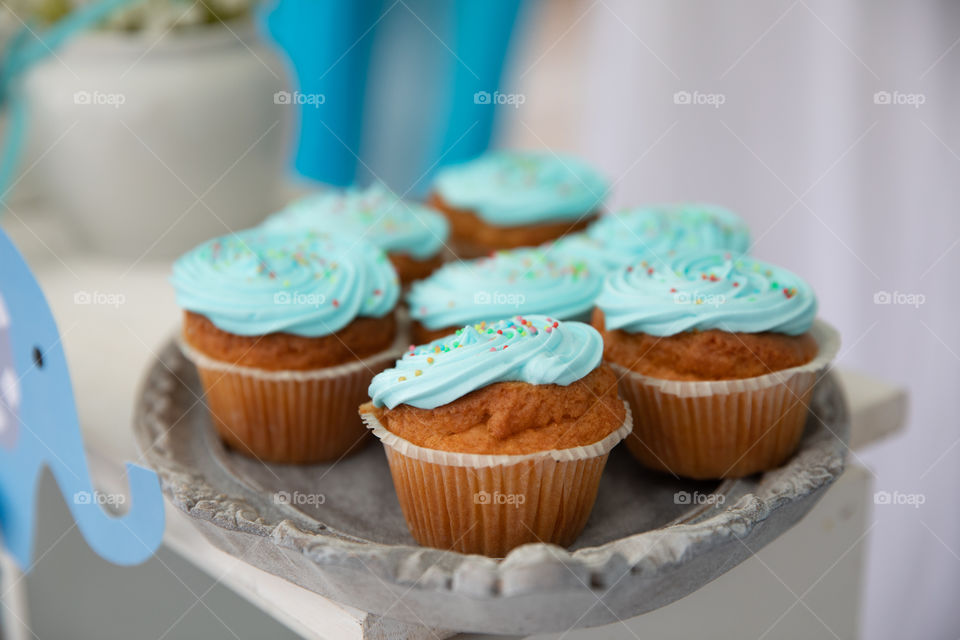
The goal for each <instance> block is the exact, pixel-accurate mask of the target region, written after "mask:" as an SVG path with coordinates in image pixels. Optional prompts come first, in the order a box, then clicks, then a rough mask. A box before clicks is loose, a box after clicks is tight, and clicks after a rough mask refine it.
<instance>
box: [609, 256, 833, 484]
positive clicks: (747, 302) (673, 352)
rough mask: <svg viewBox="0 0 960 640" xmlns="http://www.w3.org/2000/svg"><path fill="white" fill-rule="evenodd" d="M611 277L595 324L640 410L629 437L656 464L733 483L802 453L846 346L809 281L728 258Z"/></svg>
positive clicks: (639, 454)
mask: <svg viewBox="0 0 960 640" xmlns="http://www.w3.org/2000/svg"><path fill="white" fill-rule="evenodd" d="M665 263H666V264H665V265H664V266H661V267H658V266H654V265H647V266H641V265H639V264H637V265H634V266H628V267H626V268H623V269H620V270H618V271H615V272H613V273H611V274H610V275H609V276H608V277H607V279H606V281H605V282H604V288H603V291H602V292H601V294H600V296H599V297H598V298H597V310H596V311H595V313H594V320H593V324H594V326H596V327H597V329H599V330H600V332H601V334H602V335H603V339H604V359H605V360H606V361H607V362H608V363H610V366H611V367H613V369H614V370H615V371H616V372H617V374H618V376H619V377H621V383H620V391H621V393H622V394H623V396H624V398H626V400H627V401H628V402H629V403H630V405H631V406H632V407H633V412H634V417H635V419H636V421H635V423H634V431H633V433H632V434H631V435H630V436H629V437H628V438H627V446H628V447H629V449H630V451H631V452H632V453H633V455H634V456H635V457H636V458H637V459H639V460H640V461H641V462H642V463H644V464H645V465H646V466H649V467H652V468H654V469H660V470H663V471H669V472H671V473H674V474H676V475H680V476H686V477H690V478H734V477H739V476H744V475H749V474H752V473H756V472H758V471H766V470H769V469H772V468H774V467H777V466H779V465H781V464H782V463H783V462H784V461H786V459H787V458H788V457H789V456H790V455H791V454H792V453H793V452H794V450H795V449H796V447H797V444H798V443H799V441H800V436H801V435H802V432H803V427H804V424H805V422H806V418H807V404H808V402H809V400H810V395H811V393H812V391H813V386H814V383H815V382H816V380H817V378H818V376H819V375H820V373H821V372H822V371H823V370H824V369H825V368H826V366H827V364H828V363H829V362H830V360H831V359H832V358H833V357H834V356H835V355H836V352H837V349H838V347H839V336H838V335H837V334H836V332H835V331H834V330H833V329H832V328H830V327H829V326H828V325H826V324H825V323H823V322H820V321H816V322H815V316H816V313H817V300H816V297H815V296H814V293H813V290H812V289H811V288H810V286H809V285H808V284H807V283H806V282H804V281H803V280H802V279H800V278H799V277H797V276H796V275H794V274H792V273H790V272H789V271H787V270H785V269H782V268H780V267H776V266H773V265H770V264H767V263H764V262H761V261H759V260H755V259H753V258H748V257H746V256H742V255H735V254H730V253H726V252H723V251H701V252H693V253H684V254H678V255H676V256H674V257H673V258H671V259H669V260H665Z"/></svg>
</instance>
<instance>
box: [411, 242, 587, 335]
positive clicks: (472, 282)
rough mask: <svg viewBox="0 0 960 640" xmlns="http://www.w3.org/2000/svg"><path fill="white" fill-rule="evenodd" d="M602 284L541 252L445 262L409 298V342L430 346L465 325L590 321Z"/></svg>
mask: <svg viewBox="0 0 960 640" xmlns="http://www.w3.org/2000/svg"><path fill="white" fill-rule="evenodd" d="M602 285H603V278H602V277H601V275H600V274H599V273H596V272H594V271H593V270H592V269H590V268H588V267H587V266H586V264H585V263H583V262H581V261H579V260H576V259H574V258H571V257H568V256H564V255H561V254H557V255H553V254H551V253H549V252H546V251H543V250H541V249H516V250H514V251H498V252H497V253H495V254H493V255H492V256H491V257H489V258H480V259H478V260H470V261H466V262H449V263H447V264H446V265H444V266H443V267H442V268H440V269H438V270H437V271H436V272H435V273H434V274H433V275H432V276H430V277H429V278H427V279H425V280H421V281H419V282H416V283H414V285H413V286H412V287H411V289H410V293H409V294H408V295H407V305H408V306H409V308H410V316H411V318H412V319H413V322H412V323H411V333H412V337H413V342H414V343H415V344H422V343H425V342H430V341H431V340H436V339H437V338H440V337H442V336H445V335H448V334H450V333H453V332H454V331H456V330H457V329H459V328H460V327H462V326H463V325H465V324H476V323H479V322H484V321H486V322H490V321H493V320H500V319H503V318H507V317H510V316H514V315H517V314H520V315H528V314H535V313H538V314H544V315H550V316H551V317H553V318H556V319H558V320H583V321H589V319H590V312H591V311H592V309H593V301H594V299H595V298H596V297H597V294H598V293H600V287H601V286H602Z"/></svg>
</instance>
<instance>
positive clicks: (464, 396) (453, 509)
mask: <svg viewBox="0 0 960 640" xmlns="http://www.w3.org/2000/svg"><path fill="white" fill-rule="evenodd" d="M602 350H603V345H602V342H601V340H600V335H599V334H598V333H597V332H596V331H595V330H594V329H593V328H592V327H590V326H589V325H586V324H582V323H579V322H558V321H551V320H550V319H548V318H546V317H545V316H526V317H520V316H517V317H515V318H513V319H511V320H503V321H500V322H496V323H493V324H490V325H488V326H485V327H479V326H477V327H474V326H470V325H468V326H466V327H464V328H463V329H462V330H460V331H458V332H457V333H456V334H455V335H453V336H449V337H447V338H444V339H442V340H437V341H435V342H431V343H429V344H427V345H424V346H421V347H416V348H414V347H411V349H410V351H409V352H408V353H407V354H405V355H404V356H403V358H401V359H400V360H399V361H397V363H396V366H395V367H393V368H391V369H387V370H386V371H383V372H382V373H380V374H378V375H377V376H376V377H375V378H374V379H373V382H372V383H371V385H370V397H371V398H372V402H369V403H367V404H365V405H363V406H361V407H360V412H361V414H362V415H363V418H364V420H365V421H366V422H367V424H368V425H369V426H370V428H371V429H373V432H374V434H375V435H376V436H377V437H379V438H380V440H381V441H382V442H383V445H384V448H385V450H386V453H387V460H388V462H389V464H390V473H391V474H392V476H393V482H394V486H395V487H396V491H397V497H398V498H399V500H400V506H401V507H402V509H403V514H404V517H405V518H406V520H407V525H408V526H409V528H410V532H411V533H412V534H413V537H414V538H415V539H416V540H417V542H419V543H420V544H422V545H426V546H431V547H438V548H441V549H453V550H456V551H460V552H462V553H480V554H485V555H488V556H495V557H502V556H503V555H505V554H506V553H507V552H508V551H510V549H512V548H514V547H516V546H518V545H521V544H525V543H528V542H549V543H554V544H558V545H561V546H568V545H570V544H572V543H573V541H574V540H575V539H576V538H577V536H578V535H579V533H580V531H581V530H582V529H583V526H584V524H585V523H586V521H587V517H588V516H589V515H590V510H591V509H592V507H593V503H594V500H595V498H596V494H597V486H598V484H599V482H600V475H601V473H602V472H603V467H604V465H605V464H606V460H607V454H608V453H609V452H610V449H612V448H613V446H614V445H616V444H617V443H618V442H619V441H620V440H622V439H623V438H624V436H626V435H627V433H629V432H630V414H629V411H628V410H627V409H626V407H625V405H624V403H623V401H622V400H620V398H619V397H618V395H617V381H616V378H615V376H614V374H613V372H612V371H611V370H610V368H609V367H607V366H605V365H603V364H601V358H602Z"/></svg>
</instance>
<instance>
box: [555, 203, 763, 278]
mask: <svg viewBox="0 0 960 640" xmlns="http://www.w3.org/2000/svg"><path fill="white" fill-rule="evenodd" d="M749 248H750V231H749V229H748V228H747V225H746V223H745V222H744V221H743V220H742V219H741V218H740V217H739V216H737V215H736V214H735V213H733V212H732V211H729V210H727V209H724V208H722V207H718V206H714V205H705V204H668V205H656V206H647V207H638V208H634V209H627V210H624V211H616V212H612V213H608V214H604V215H602V216H600V218H598V219H597V220H596V221H595V222H593V223H592V224H590V226H588V227H587V230H586V231H584V232H583V233H576V234H570V235H568V236H566V237H564V238H561V239H560V240H557V241H556V242H554V243H553V244H552V250H557V251H564V252H568V253H570V254H571V255H575V256H579V257H581V258H582V259H583V260H586V261H588V262H590V263H591V264H593V265H594V266H595V267H596V268H600V269H604V270H608V271H609V270H613V269H616V268H618V267H621V266H626V265H628V264H633V263H635V262H639V261H642V260H646V261H647V262H649V263H651V264H657V263H658V262H661V261H663V260H667V259H669V258H670V257H671V256H673V255H675V254H677V253H680V252H686V251H698V250H708V249H726V250H728V251H731V252H734V253H746V251H747V250H748V249H749Z"/></svg>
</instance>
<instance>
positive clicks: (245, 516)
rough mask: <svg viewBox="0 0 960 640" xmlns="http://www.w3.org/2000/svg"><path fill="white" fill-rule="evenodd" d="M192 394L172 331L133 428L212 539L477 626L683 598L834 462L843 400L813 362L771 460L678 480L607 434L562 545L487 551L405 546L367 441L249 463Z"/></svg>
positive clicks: (430, 617) (556, 621)
mask: <svg viewBox="0 0 960 640" xmlns="http://www.w3.org/2000/svg"><path fill="white" fill-rule="evenodd" d="M201 393H202V392H201V388H200V383H199V380H198V378H197V375H196V372H195V370H194V369H193V367H192V365H191V364H190V363H189V362H188V361H187V360H186V359H185V358H184V357H183V355H182V353H181V352H180V350H179V349H178V348H177V346H176V344H175V343H174V342H173V341H171V342H170V343H169V344H167V345H166V346H165V347H164V349H163V350H162V351H161V353H160V356H159V358H158V359H157V361H155V362H154V363H153V364H152V365H151V366H150V368H149V371H148V372H147V377H146V379H145V381H144V384H143V387H142V390H141V394H140V397H139V402H138V406H137V410H136V414H135V418H134V429H135V432H136V437H137V441H138V444H139V446H140V447H141V449H142V450H143V451H144V452H145V459H146V460H147V462H148V464H150V465H151V466H152V467H153V468H154V469H156V471H157V472H158V474H159V475H160V478H161V482H162V485H163V490H164V493H165V494H166V496H167V497H168V499H169V500H170V501H171V502H172V503H173V504H174V505H175V506H176V507H177V508H178V509H179V510H181V511H183V512H184V513H185V514H187V515H188V516H190V518H191V521H192V522H193V523H194V524H195V525H196V526H197V527H198V528H199V529H200V531H202V532H203V534H204V535H205V536H206V537H207V538H208V539H209V540H210V541H211V542H212V543H213V544H214V545H215V546H217V547H218V548H220V549H223V550H224V551H226V552H228V553H231V554H233V555H235V556H237V557H239V558H241V559H243V560H244V561H246V562H248V563H250V564H252V565H254V566H256V567H259V568H261V569H263V570H265V571H268V572H270V573H272V574H275V575H278V576H281V577H283V578H285V579H287V580H290V581H291V582H294V583H295V584H298V585H300V586H302V587H304V588H306V589H309V590H311V591H314V592H316V593H318V594H321V595H323V596H325V597H328V598H331V599H333V600H336V601H338V602H342V603H345V604H348V605H352V606H354V607H357V608H360V609H362V610H364V611H369V612H372V613H375V614H379V615H383V616H385V617H389V618H394V619H397V620H401V621H404V622H408V623H414V624H420V625H424V626H428V627H432V628H437V629H451V630H458V631H473V632H485V633H525V634H528V633H538V632H549V631H563V630H567V629H573V628H581V627H590V626H596V625H601V624H607V623H611V622H616V621H618V620H620V619H627V618H630V617H633V616H636V615H639V614H642V613H646V612H648V611H652V610H654V609H657V608H659V607H662V606H664V605H667V604H670V603H671V602H673V601H675V600H677V599H679V598H682V597H683V596H685V595H687V594H689V593H691V592H693V591H694V590H696V589H698V588H700V587H702V586H704V585H705V584H707V583H709V582H710V581H711V580H713V579H715V578H717V577H718V576H720V575H721V574H723V573H724V572H726V571H729V570H730V569H731V568H733V567H735V566H736V565H737V564H739V563H740V562H742V561H743V560H745V559H746V558H747V557H749V556H750V555H751V554H752V553H755V552H756V551H758V550H759V549H760V548H762V547H763V546H764V545H766V544H767V543H769V542H770V541H771V540H773V539H775V538H776V537H777V536H779V535H780V534H782V533H783V532H784V531H786V530H787V529H789V528H790V527H791V526H793V524H795V523H796V522H797V521H798V520H799V519H800V518H801V517H802V516H803V515H804V514H805V513H806V512H807V511H809V510H810V509H811V507H813V505H814V504H815V503H816V501H817V500H818V499H819V498H820V496H821V495H823V492H824V491H825V490H826V489H827V488H828V487H829V486H830V484H831V483H832V482H833V481H834V480H836V478H837V477H838V476H839V475H840V474H841V473H842V472H843V466H844V457H845V452H846V450H847V442H848V440H849V416H848V411H847V406H846V402H845V400H844V397H843V393H842V391H841V389H840V387H839V385H838V384H837V382H836V379H835V378H834V377H833V376H832V375H829V374H828V375H827V376H825V377H824V378H823V379H822V380H821V381H820V382H819V383H818V385H817V387H816V388H815V390H814V394H813V399H812V401H811V415H810V416H809V418H808V420H807V425H806V430H805V432H804V436H803V440H802V442H801V445H800V450H799V451H798V452H797V454H796V455H795V456H794V457H793V458H792V459H791V460H790V461H789V462H788V463H787V464H786V465H785V466H783V467H782V468H780V469H777V470H775V471H771V472H769V473H766V474H762V475H757V476H752V477H749V478H743V479H739V480H727V481H723V482H694V481H684V480H677V479H676V478H673V477H672V476H669V475H663V474H657V473H653V472H650V471H646V470H644V469H643V468H641V467H640V466H639V464H638V463H636V462H635V461H634V460H633V458H631V457H630V455H629V454H628V453H627V451H626V449H625V447H622V446H618V447H616V448H615V449H614V450H613V452H612V453H611V454H610V459H609V462H608V464H607V468H606V471H605V472H604V476H603V479H602V481H601V485H600V490H599V495H598V499H597V503H596V506H595V507H594V510H593V513H592V514H591V517H590V520H589V522H588V523H587V526H586V529H585V530H584V532H583V534H582V535H581V536H580V538H579V539H578V540H577V542H576V543H575V544H574V545H573V546H572V547H571V548H570V549H562V548H560V547H556V546H553V545H546V544H529V545H525V546H523V547H520V548H518V549H515V550H514V551H512V552H511V553H510V554H509V555H508V556H507V557H506V558H504V559H491V558H486V557H482V556H474V555H464V554H459V553H454V552H449V551H440V550H436V549H430V548H424V547H419V546H417V545H416V544H415V543H414V541H413V539H412V538H411V537H410V534H409V533H408V531H407V528H406V525H405V524H404V520H403V515H402V513H401V512H400V506H399V504H398V503H397V499H396V494H395V492H394V489H393V484H392V482H391V480H390V472H389V469H388V468H387V463H386V458H385V456H384V453H383V450H382V447H381V445H380V444H379V443H378V442H376V441H375V440H374V439H373V438H371V439H370V440H371V441H370V443H369V444H368V446H367V447H365V448H364V449H363V450H362V451H361V452H360V453H358V454H356V455H353V456H351V457H348V458H345V459H343V460H341V461H340V462H338V463H332V464H319V465H311V466H290V465H276V464H264V463H261V462H258V461H256V460H251V459H248V458H246V457H243V456H241V455H238V454H235V453H233V452H231V451H229V450H227V449H226V448H224V446H223V445H222V444H221V442H220V440H219V439H218V438H217V436H216V434H215V433H214V431H213V427H212V425H211V424H210V420H209V417H208V415H207V413H206V407H205V406H204V403H203V400H202V395H201ZM321 496H322V497H321Z"/></svg>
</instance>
